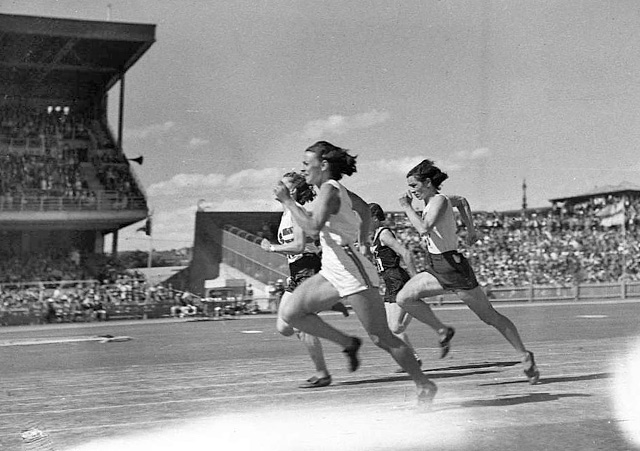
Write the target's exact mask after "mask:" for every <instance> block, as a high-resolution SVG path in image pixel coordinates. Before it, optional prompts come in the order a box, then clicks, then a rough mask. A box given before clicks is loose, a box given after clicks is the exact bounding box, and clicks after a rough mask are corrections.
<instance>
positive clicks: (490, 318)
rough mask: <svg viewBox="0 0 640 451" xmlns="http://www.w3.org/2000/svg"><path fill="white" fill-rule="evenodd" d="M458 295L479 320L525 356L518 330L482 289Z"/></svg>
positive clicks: (461, 292)
mask: <svg viewBox="0 0 640 451" xmlns="http://www.w3.org/2000/svg"><path fill="white" fill-rule="evenodd" d="M457 294H458V296H459V297H460V299H462V301H463V302H464V303H465V304H467V306H468V307H469V308H470V309H471V311H473V313H475V314H476V316H477V317H478V318H480V319H481V320H482V321H484V322H485V323H487V324H488V325H490V326H493V327H495V328H496V329H497V330H498V332H500V333H501V334H502V336H503V337H504V338H506V339H507V341H508V342H509V343H510V344H511V346H513V348H514V349H515V350H516V351H518V352H519V353H520V354H522V356H523V357H524V356H525V354H526V352H527V350H526V348H525V347H524V344H523V343H522V339H521V338H520V334H519V333H518V329H517V328H516V326H515V325H514V324H513V323H512V322H511V320H510V319H509V318H507V317H506V316H504V315H502V314H500V313H498V311H497V310H496V309H495V308H493V305H491V302H489V299H488V298H487V296H486V295H485V294H484V291H482V288H480V287H476V288H474V289H473V290H466V291H458V292H457Z"/></svg>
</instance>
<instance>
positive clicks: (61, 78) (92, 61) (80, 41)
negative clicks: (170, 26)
mask: <svg viewBox="0 0 640 451" xmlns="http://www.w3.org/2000/svg"><path fill="white" fill-rule="evenodd" d="M154 42H155V25H152V24H134V23H122V22H98V21H87V20H74V19H60V18H51V17H36V16H21V15H12V14H0V90H1V91H2V92H1V94H2V95H3V97H5V98H6V96H8V97H22V98H39V99H64V100H74V99H77V100H86V99H92V98H93V99H95V98H96V96H97V95H102V94H103V93H105V92H106V91H108V90H109V89H110V88H111V87H112V86H113V85H114V84H115V83H116V82H117V81H118V78H119V76H120V74H122V73H125V72H126V71H127V70H128V69H129V68H130V67H131V66H133V65H134V64H135V62H136V61H137V60H138V59H139V58H140V57H141V56H142V55H143V54H144V53H145V52H146V51H147V49H148V48H149V47H151V45H152V44H153V43H154Z"/></svg>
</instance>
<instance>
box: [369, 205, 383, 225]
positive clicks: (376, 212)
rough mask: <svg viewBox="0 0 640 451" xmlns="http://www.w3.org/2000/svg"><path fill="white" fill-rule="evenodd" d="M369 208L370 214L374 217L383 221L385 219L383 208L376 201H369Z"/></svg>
mask: <svg viewBox="0 0 640 451" xmlns="http://www.w3.org/2000/svg"><path fill="white" fill-rule="evenodd" d="M369 210H371V216H373V217H374V218H376V219H377V220H378V221H384V220H385V219H386V216H385V214H384V210H383V209H382V207H381V206H380V205H378V204H376V203H371V204H369Z"/></svg>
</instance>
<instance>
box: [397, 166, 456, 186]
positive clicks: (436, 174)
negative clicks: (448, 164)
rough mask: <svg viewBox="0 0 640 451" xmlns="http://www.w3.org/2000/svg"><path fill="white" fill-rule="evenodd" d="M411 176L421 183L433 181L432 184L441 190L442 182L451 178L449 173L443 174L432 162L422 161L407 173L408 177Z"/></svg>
mask: <svg viewBox="0 0 640 451" xmlns="http://www.w3.org/2000/svg"><path fill="white" fill-rule="evenodd" d="M411 176H414V177H415V178H416V179H417V180H418V181H420V182H424V181H426V180H427V179H429V180H431V183H432V184H433V186H435V188H436V189H440V185H442V182H444V181H445V180H447V179H448V178H449V176H448V175H447V173H446V172H442V171H441V170H440V168H439V167H437V166H436V165H435V164H433V161H431V160H422V161H421V162H420V163H418V164H417V165H416V166H414V167H413V168H412V169H411V170H410V171H409V172H407V177H411Z"/></svg>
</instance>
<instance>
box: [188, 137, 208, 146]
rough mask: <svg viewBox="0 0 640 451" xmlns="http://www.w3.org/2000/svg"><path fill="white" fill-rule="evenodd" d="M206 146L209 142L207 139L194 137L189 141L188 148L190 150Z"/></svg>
mask: <svg viewBox="0 0 640 451" xmlns="http://www.w3.org/2000/svg"><path fill="white" fill-rule="evenodd" d="M207 144H209V140H207V139H202V138H195V137H194V138H191V139H190V140H189V147H191V148H198V147H202V146H206V145H207Z"/></svg>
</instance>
